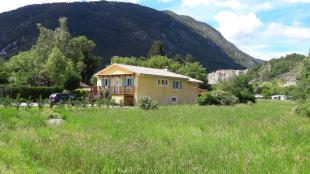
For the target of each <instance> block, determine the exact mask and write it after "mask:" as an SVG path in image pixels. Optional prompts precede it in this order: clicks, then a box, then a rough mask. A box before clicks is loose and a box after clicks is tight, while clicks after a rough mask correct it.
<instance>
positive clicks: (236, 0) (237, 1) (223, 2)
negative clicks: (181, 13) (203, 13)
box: [181, 0, 273, 11]
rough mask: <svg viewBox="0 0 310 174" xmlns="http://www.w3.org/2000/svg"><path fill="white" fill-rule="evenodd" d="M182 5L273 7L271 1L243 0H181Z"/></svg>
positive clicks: (235, 8)
mask: <svg viewBox="0 0 310 174" xmlns="http://www.w3.org/2000/svg"><path fill="white" fill-rule="evenodd" d="M181 5H182V6H183V7H190V8H196V7H201V6H204V7H213V6H216V7H222V8H228V9H233V10H237V9H238V10H240V9H242V10H249V9H251V10H253V11H259V10H269V9H271V8H273V7H272V4H271V3H270V2H262V3H253V2H252V3H249V2H244V1H241V0H181Z"/></svg>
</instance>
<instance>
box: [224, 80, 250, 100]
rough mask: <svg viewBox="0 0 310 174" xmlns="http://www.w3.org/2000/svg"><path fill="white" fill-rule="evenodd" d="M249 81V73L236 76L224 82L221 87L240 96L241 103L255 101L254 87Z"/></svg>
mask: <svg viewBox="0 0 310 174" xmlns="http://www.w3.org/2000/svg"><path fill="white" fill-rule="evenodd" d="M249 81H250V78H249V76H247V75H242V76H234V77H232V78H230V79H228V80H227V81H224V82H222V83H221V84H220V85H219V88H220V89H221V90H223V91H226V92H230V93H231V94H233V95H234V96H236V97H238V98H239V101H240V102H241V103H247V102H248V101H250V102H255V96H254V91H253V87H252V86H251V85H250V84H249Z"/></svg>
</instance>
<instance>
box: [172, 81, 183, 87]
mask: <svg viewBox="0 0 310 174" xmlns="http://www.w3.org/2000/svg"><path fill="white" fill-rule="evenodd" d="M172 88H173V89H182V82H181V81H179V80H173V85H172Z"/></svg>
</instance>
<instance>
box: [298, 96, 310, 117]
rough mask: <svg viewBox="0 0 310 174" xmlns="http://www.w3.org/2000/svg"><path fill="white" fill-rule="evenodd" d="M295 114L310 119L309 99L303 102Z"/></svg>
mask: <svg viewBox="0 0 310 174" xmlns="http://www.w3.org/2000/svg"><path fill="white" fill-rule="evenodd" d="M295 112H296V113H297V114H299V115H302V116H306V117H308V118H310V100H309V99H307V100H305V101H303V102H301V103H300V104H299V105H298V107H297V108H296V110H295Z"/></svg>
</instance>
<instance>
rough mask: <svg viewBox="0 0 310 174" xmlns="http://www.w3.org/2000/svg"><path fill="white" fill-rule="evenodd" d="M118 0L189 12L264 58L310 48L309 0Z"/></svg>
mask: <svg viewBox="0 0 310 174" xmlns="http://www.w3.org/2000/svg"><path fill="white" fill-rule="evenodd" d="M63 1H66V0H10V1H7V2H6V3H5V4H3V3H2V4H1V6H0V12H3V11H7V10H12V9H15V8H18V7H20V6H24V5H27V4H33V3H48V2H63ZM73 1H74V0H73ZM77 1H78V0H77ZM85 1H86V0H85ZM117 1H123V2H132V3H138V4H140V5H143V6H148V7H151V8H155V9H158V10H172V11H174V12H176V13H178V14H184V15H189V16H191V17H193V18H195V19H197V20H200V21H203V22H206V23H208V24H210V25H212V26H213V27H214V28H216V29H217V30H219V31H220V32H221V33H222V35H223V36H224V37H225V38H226V39H228V40H229V41H231V42H232V43H234V44H235V45H236V46H237V47H239V48H240V49H241V50H243V51H245V52H246V53H248V54H250V55H252V56H254V57H256V58H260V59H264V60H268V59H271V58H277V57H280V56H284V55H286V54H289V53H293V52H296V53H301V54H308V52H309V51H308V50H309V49H310V10H309V9H310V0H271V1H266V0H117Z"/></svg>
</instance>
